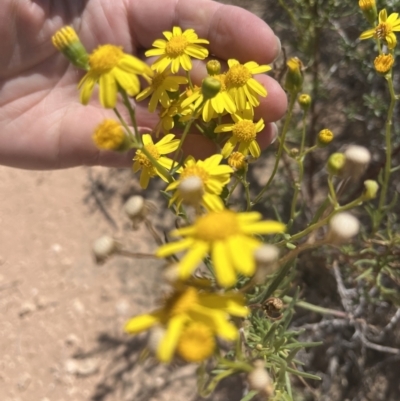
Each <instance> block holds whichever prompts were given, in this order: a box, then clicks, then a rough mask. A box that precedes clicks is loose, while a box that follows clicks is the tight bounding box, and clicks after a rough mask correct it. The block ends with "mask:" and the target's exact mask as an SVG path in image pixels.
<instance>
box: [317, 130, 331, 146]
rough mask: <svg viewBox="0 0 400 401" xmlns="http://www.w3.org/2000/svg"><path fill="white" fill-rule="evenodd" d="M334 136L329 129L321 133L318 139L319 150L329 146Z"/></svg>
mask: <svg viewBox="0 0 400 401" xmlns="http://www.w3.org/2000/svg"><path fill="white" fill-rule="evenodd" d="M333 138H334V135H333V132H332V131H331V130H329V129H327V128H325V129H323V130H321V131H319V133H318V137H317V146H318V147H319V148H324V147H325V146H327V145H329V144H330V143H331V142H332V141H333Z"/></svg>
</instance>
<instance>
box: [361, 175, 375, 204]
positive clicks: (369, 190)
mask: <svg viewBox="0 0 400 401" xmlns="http://www.w3.org/2000/svg"><path fill="white" fill-rule="evenodd" d="M378 190H379V184H378V183H377V182H376V181H374V180H366V181H364V192H363V194H362V200H365V201H366V200H370V199H374V198H376V195H377V193H378Z"/></svg>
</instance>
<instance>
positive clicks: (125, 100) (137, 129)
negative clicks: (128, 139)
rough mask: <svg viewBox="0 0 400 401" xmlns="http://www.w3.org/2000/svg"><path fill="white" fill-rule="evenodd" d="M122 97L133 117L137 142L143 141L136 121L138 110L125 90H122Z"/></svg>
mask: <svg viewBox="0 0 400 401" xmlns="http://www.w3.org/2000/svg"><path fill="white" fill-rule="evenodd" d="M122 99H123V102H124V105H125V107H126V108H127V109H128V112H129V117H130V118H131V122H132V126H133V130H134V132H135V137H136V141H137V142H139V143H140V142H142V141H141V138H140V135H139V128H138V125H137V121H136V112H135V109H134V108H133V107H132V105H131V102H130V101H129V98H128V95H127V94H126V92H125V91H122Z"/></svg>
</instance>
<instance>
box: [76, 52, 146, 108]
mask: <svg viewBox="0 0 400 401" xmlns="http://www.w3.org/2000/svg"><path fill="white" fill-rule="evenodd" d="M137 74H147V75H151V74H152V71H151V70H150V68H149V67H148V66H147V64H145V63H144V62H143V61H141V60H139V59H138V58H136V57H134V56H131V55H129V54H126V53H124V52H123V51H122V48H121V47H118V46H114V45H103V46H99V47H98V48H97V49H96V50H94V51H93V53H92V54H90V56H89V71H88V72H87V73H86V75H85V76H84V77H83V78H82V79H81V81H80V82H79V85H78V88H80V89H81V94H80V98H81V102H82V103H83V104H85V105H86V104H88V102H89V100H90V97H91V96H92V92H93V88H94V86H95V84H96V83H97V82H98V83H99V85H100V92H99V96H100V103H101V104H102V105H103V106H104V107H107V108H113V107H115V104H116V102H117V93H118V87H121V88H122V89H123V90H124V91H125V92H126V93H127V94H128V95H129V96H135V95H137V94H138V93H139V90H140V83H139V78H138V77H137Z"/></svg>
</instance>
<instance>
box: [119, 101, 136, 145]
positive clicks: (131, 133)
mask: <svg viewBox="0 0 400 401" xmlns="http://www.w3.org/2000/svg"><path fill="white" fill-rule="evenodd" d="M113 110H114V113H115V114H116V115H117V117H118V119H119V121H120V122H121V124H122V125H123V127H124V128H125V130H126V132H127V133H128V135H129V138H130V139H131V140H132V142H133V143H134V144H135V145H138V143H137V141H136V137H135V135H134V133H133V132H132V131H131V129H130V128H129V126H128V124H127V123H126V121H125V120H124V119H123V117H122V115H121V113H120V112H119V111H118V109H117V108H116V107H114V109H113Z"/></svg>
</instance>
